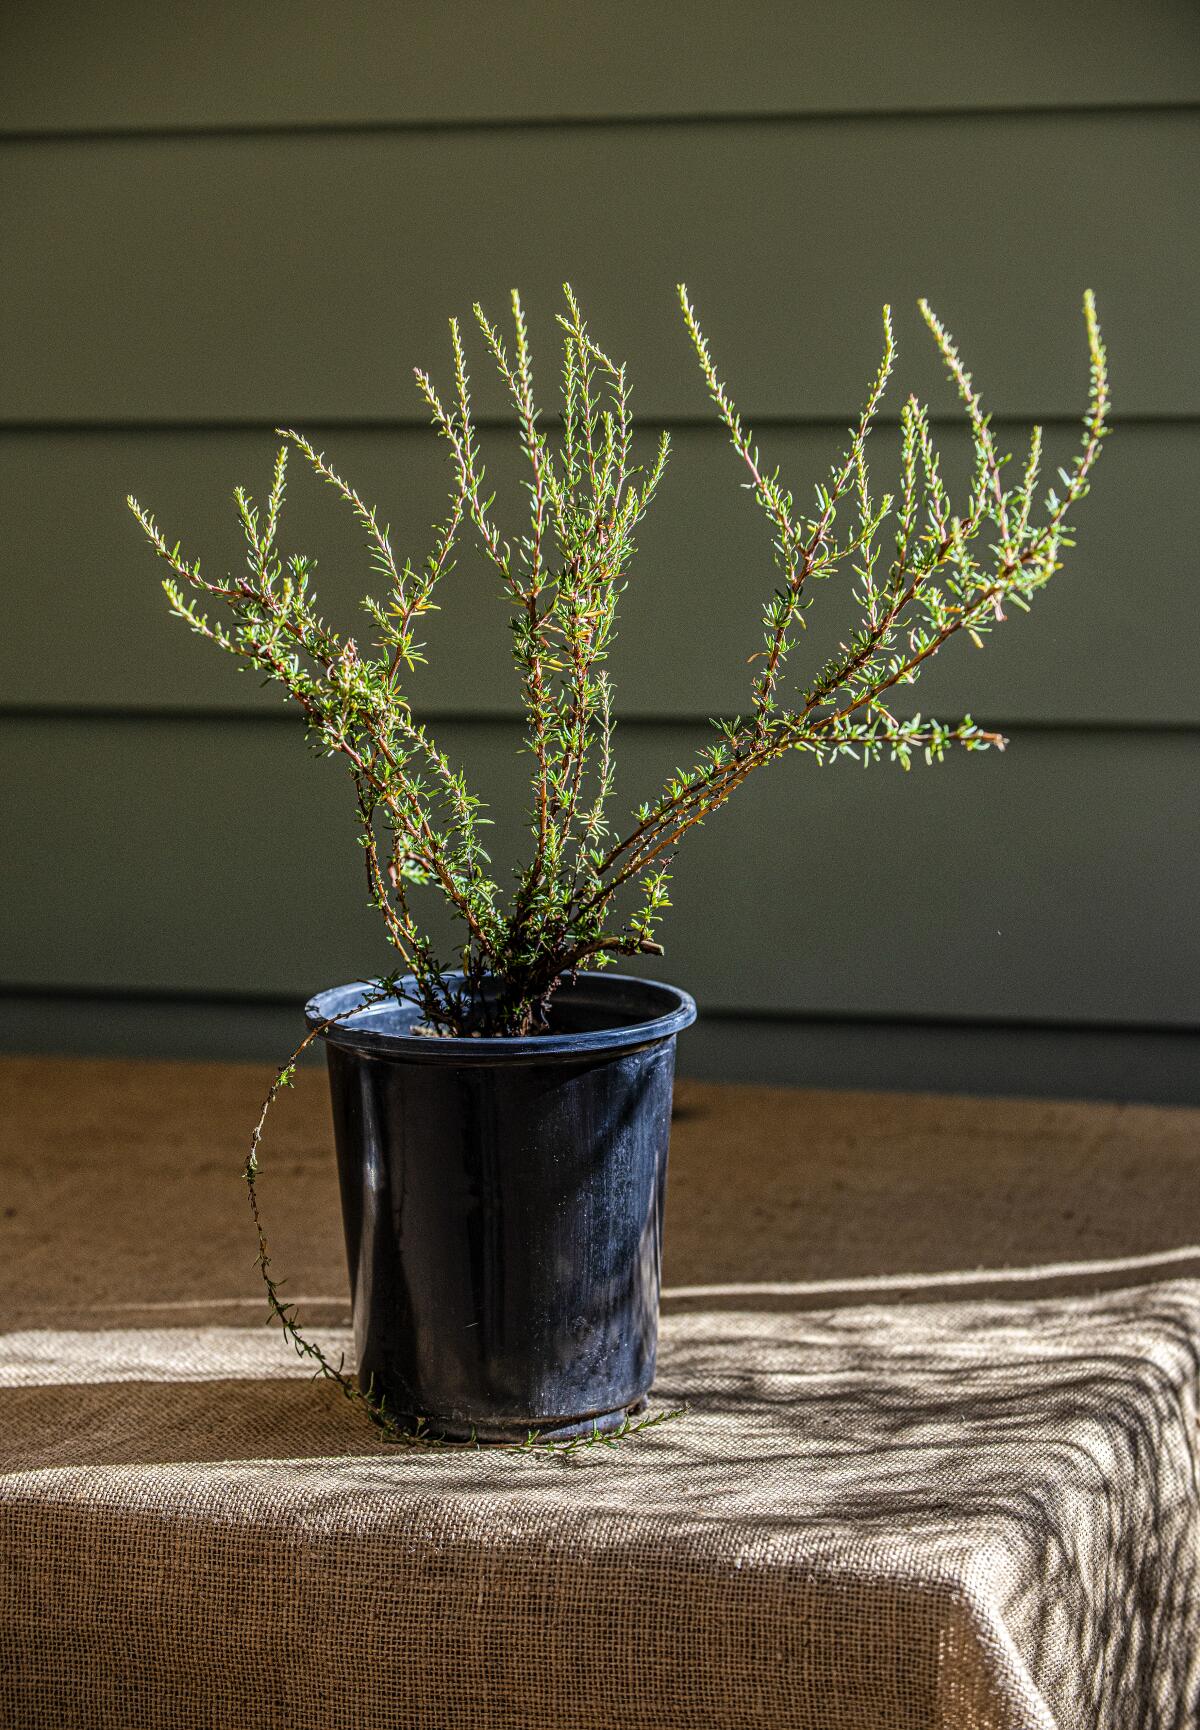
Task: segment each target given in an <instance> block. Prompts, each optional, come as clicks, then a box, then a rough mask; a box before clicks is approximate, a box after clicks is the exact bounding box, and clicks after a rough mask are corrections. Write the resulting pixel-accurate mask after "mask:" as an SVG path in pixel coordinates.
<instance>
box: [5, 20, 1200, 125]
mask: <svg viewBox="0 0 1200 1730" xmlns="http://www.w3.org/2000/svg"><path fill="white" fill-rule="evenodd" d="M162 18H163V15H162V12H161V9H159V8H156V7H154V6H151V5H150V4H148V0H118V3H117V4H112V3H111V0H110V3H109V4H106V5H105V6H103V7H97V8H89V7H78V6H77V7H72V8H70V9H69V17H64V8H63V7H61V6H59V5H49V4H37V3H35V0H7V4H6V6H5V10H4V21H3V26H2V28H0V48H2V50H3V61H2V63H3V65H4V74H3V83H2V86H0V88H2V90H3V97H4V101H3V105H2V106H3V114H4V121H3V124H4V127H5V128H7V129H8V130H12V131H17V130H26V129H27V130H34V131H50V130H54V129H68V130H76V129H84V128H89V127H90V128H96V127H179V126H222V125H224V126H246V125H305V124H309V125H311V124H313V123H321V122H325V123H335V124H337V123H346V122H349V123H356V122H357V123H367V124H372V123H380V122H402V123H403V122H413V121H418V122H419V121H424V120H430V119H432V120H435V121H447V120H449V121H454V120H460V121H461V120H466V121H477V120H495V119H499V120H505V119H511V118H526V119H532V118H537V117H538V116H540V115H546V114H549V115H555V116H558V115H571V116H582V117H592V116H605V115H610V114H613V113H619V114H633V115H642V114H652V115H653V114H679V113H683V114H690V113H712V112H725V113H751V114H753V113H762V112H764V111H767V112H771V111H776V112H781V113H821V112H828V111H830V110H833V111H838V110H841V111H845V110H853V111H858V110H867V111H870V110H873V109H884V110H888V109H896V108H913V107H917V108H944V107H948V106H950V107H968V108H970V107H976V106H982V107H985V108H986V107H992V106H995V105H997V104H999V103H1010V104H1011V103H1043V104H1050V105H1055V104H1062V105H1067V106H1070V105H1077V104H1089V103H1108V102H1122V101H1124V102H1158V101H1187V100H1191V101H1194V100H1197V99H1198V98H1200V54H1198V50H1200V31H1198V29H1197V17H1196V12H1195V8H1194V7H1193V6H1192V5H1191V4H1190V3H1189V0H1155V3H1154V4H1152V5H1141V6H1136V7H1131V6H1129V5H1128V4H1127V3H1125V0H1093V4H1092V5H1090V6H1089V8H1088V11H1087V14H1086V17H1084V16H1082V15H1081V14H1080V13H1079V12H1078V11H1076V10H1075V9H1073V8H1071V7H1057V8H1056V7H1050V8H1047V7H1046V6H1045V5H1043V4H1038V3H1037V0H1008V3H1007V4H1006V5H1004V6H1003V7H998V8H996V9H994V10H992V9H989V8H986V7H980V8H976V9H973V10H972V12H971V14H970V22H969V28H964V17H963V10H962V6H961V4H958V3H956V0H924V3H923V4H922V5H921V7H920V13H919V21H918V19H917V18H916V17H915V16H914V9H913V7H912V6H911V5H910V6H896V5H889V4H887V3H886V0H869V3H867V4H863V5H858V6H855V7H854V8H853V9H850V10H847V8H846V7H845V6H844V5H842V4H840V3H839V0H807V3H806V4H805V5H804V6H803V7H802V8H797V7H796V6H795V5H794V4H791V3H790V0H756V3H755V4H754V5H753V6H750V7H742V8H740V9H739V10H738V11H737V12H736V14H735V13H734V12H732V11H731V10H730V9H729V8H728V7H727V6H721V5H717V4H716V3H715V0H708V3H707V4H705V5H701V6H696V5H687V6H680V5H658V6H646V5H645V4H643V3H640V0H592V4H590V5H589V6H588V7H587V8H579V7H547V6H545V5H544V4H538V3H537V0H517V3H516V4H506V5H505V6H504V8H503V10H502V11H500V12H498V11H497V9H496V8H495V7H494V6H489V5H486V4H484V3H483V0H465V3H459V4H456V5H453V6H437V7H433V6H428V7H422V6H411V5H405V6H398V5H396V4H394V0H342V4H341V5H339V7H338V8H337V11H336V13H332V12H331V11H330V9H329V7H328V6H324V5H321V4H318V0H287V4H286V5H285V4H283V3H282V0H256V4H255V5H254V6H252V7H245V6H239V7H236V8H235V7H232V6H229V5H223V4H217V5H213V4H209V5H206V6H203V7H197V8H189V7H181V8H177V9H176V10H175V11H174V12H172V15H171V27H170V29H164V28H163V27H162Z"/></svg>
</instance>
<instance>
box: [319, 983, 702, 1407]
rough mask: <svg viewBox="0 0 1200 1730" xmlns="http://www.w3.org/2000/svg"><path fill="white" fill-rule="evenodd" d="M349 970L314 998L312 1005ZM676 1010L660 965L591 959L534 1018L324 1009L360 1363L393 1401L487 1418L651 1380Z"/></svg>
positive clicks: (644, 1387)
mask: <svg viewBox="0 0 1200 1730" xmlns="http://www.w3.org/2000/svg"><path fill="white" fill-rule="evenodd" d="M365 990H366V987H364V986H351V987H338V988H335V989H334V990H333V991H330V992H325V993H323V994H322V995H321V996H320V997H318V998H314V999H313V1001H312V1003H311V1004H310V1005H309V1006H308V1017H309V1021H310V1024H312V1025H318V1024H319V1022H320V1021H321V1020H323V1019H324V1018H326V1017H327V1016H328V1015H329V1014H331V1013H338V1012H340V1011H344V1010H345V1008H346V1007H347V1006H348V1004H350V1003H353V1002H355V1001H356V1000H357V999H356V998H355V996H354V993H356V992H357V993H359V994H360V995H361V993H362V992H363V991H365ZM560 990H561V991H563V992H568V987H567V986H566V985H564V986H563V987H561V988H560ZM389 1014H390V1016H391V1022H392V1024H393V1025H394V1026H395V1027H397V1029H398V1030H397V1031H394V1032H389V1031H388V1023H389ZM694 1018H695V1006H694V1004H693V1003H692V1001H691V999H690V998H688V997H686V995H685V994H684V993H682V992H678V991H676V990H675V989H674V988H673V987H669V986H661V985H658V984H656V983H655V982H653V981H646V980H638V979H629V978H625V977H623V976H621V975H614V974H594V975H581V976H580V979H579V981H578V983H577V985H576V986H575V987H574V988H573V989H571V990H570V991H569V996H568V997H567V998H566V999H564V1004H563V1015H562V1020H563V1022H564V1031H562V1032H556V1033H554V1034H551V1035H549V1036H538V1037H533V1038H527V1039H477V1040H470V1039H454V1040H442V1039H436V1038H428V1037H422V1036H419V1035H415V1034H413V1033H411V1032H408V1031H406V1030H405V1023H406V1022H407V1025H412V1024H413V1022H414V1021H415V1020H416V1015H415V1013H408V1014H407V1015H406V1016H405V1015H397V1014H396V1013H395V1012H394V1011H387V1010H385V1011H368V1012H366V1013H364V1015H363V1016H362V1017H361V1018H358V1017H355V1018H351V1019H349V1020H346V1021H342V1022H340V1023H339V1024H337V1026H336V1027H333V1028H329V1029H328V1030H327V1032H326V1033H325V1035H324V1038H325V1046H326V1055H327V1059H328V1066H329V1080H330V1092H331V1098H332V1105H333V1121H334V1133H335V1141H336V1146H337V1158H338V1174H339V1181H340V1186H341V1197H342V1213H343V1222H344V1226H345V1233H346V1251H347V1259H348V1263H349V1269H350V1281H351V1290H352V1294H353V1304H354V1330H355V1344H356V1349H357V1355H358V1371H359V1376H360V1379H361V1380H362V1381H363V1382H364V1384H365V1383H366V1381H367V1380H368V1379H370V1380H372V1381H373V1385H374V1388H375V1391H376V1392H378V1393H382V1394H383V1395H384V1396H385V1397H386V1399H387V1402H388V1406H389V1409H390V1410H391V1411H392V1413H393V1414H395V1415H396V1416H398V1417H409V1418H416V1417H421V1418H424V1419H426V1420H427V1421H428V1423H429V1425H430V1427H431V1428H433V1429H440V1430H441V1431H442V1432H443V1433H445V1434H448V1435H453V1434H466V1433H469V1432H470V1431H471V1430H475V1431H476V1433H477V1434H478V1435H479V1436H480V1437H484V1438H486V1437H489V1436H492V1437H500V1436H504V1435H511V1434H521V1435H523V1434H524V1433H525V1432H526V1431H527V1430H528V1429H530V1428H554V1427H559V1426H562V1425H569V1424H573V1423H580V1422H583V1423H586V1422H587V1421H588V1420H590V1419H592V1418H601V1417H609V1416H610V1415H611V1414H613V1413H620V1412H622V1411H624V1410H626V1409H628V1408H630V1407H632V1406H634V1405H635V1404H636V1403H637V1402H638V1401H639V1400H640V1399H641V1398H642V1397H643V1396H644V1395H645V1394H646V1393H647V1391H648V1390H649V1388H650V1385H651V1383H652V1381H653V1379H654V1362H655V1347H656V1343H657V1333H658V1303H659V1285H660V1267H661V1257H662V1218H663V1202H664V1197H665V1188H666V1173H667V1149H668V1141H669V1136H670V1122H671V1095H672V1086H673V1079H674V1067H675V1037H676V1033H677V1032H678V1031H679V1030H680V1029H681V1028H682V1027H684V1026H687V1025H689V1024H690V1022H691V1021H692V1020H693V1019H694ZM573 1021H574V1022H578V1023H581V1024H582V1025H579V1026H577V1027H572V1025H571V1023H572V1022H573ZM356 1023H359V1024H358V1025H356Z"/></svg>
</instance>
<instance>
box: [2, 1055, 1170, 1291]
mask: <svg viewBox="0 0 1200 1730" xmlns="http://www.w3.org/2000/svg"><path fill="white" fill-rule="evenodd" d="M269 1080H270V1071H269V1070H267V1069H266V1068H265V1067H263V1066H261V1065H236V1064H178V1063H148V1062H147V1063H135V1062H123V1061H113V1060H97V1059H89V1060H67V1059H45V1058H4V1059H0V1159H2V1160H3V1170H4V1194H3V1197H2V1198H0V1317H3V1318H5V1319H6V1321H7V1323H8V1325H13V1324H17V1325H24V1324H27V1323H31V1322H32V1323H42V1324H47V1323H49V1322H51V1321H53V1322H54V1323H55V1324H61V1325H80V1324H82V1325H96V1324H97V1323H98V1322H99V1321H100V1320H101V1319H102V1318H103V1317H105V1316H111V1317H112V1318H113V1319H114V1320H115V1318H117V1317H118V1316H127V1315H129V1314H131V1313H132V1306H146V1305H155V1306H158V1305H171V1304H173V1303H174V1304H176V1305H196V1304H198V1303H199V1302H201V1301H202V1300H212V1301H213V1302H214V1303H216V1304H218V1305H221V1306H224V1307H225V1309H226V1311H227V1312H228V1313H227V1314H226V1319H228V1314H231V1313H234V1309H233V1306H235V1305H236V1304H237V1303H243V1304H245V1305H247V1306H255V1305H258V1304H259V1302H260V1292H259V1290H258V1288H257V1276H256V1274H255V1271H254V1268H253V1265H252V1254H251V1251H252V1243H251V1239H250V1237H249V1235H248V1231H249V1227H248V1218H247V1212H246V1203H245V1194H244V1190H243V1187H242V1185H241V1182H240V1180H239V1173H240V1170H241V1166H242V1164H243V1162H244V1158H245V1151H246V1145H247V1138H248V1133H249V1126H250V1125H251V1124H252V1123H253V1121H254V1119H255V1117H256V1116H257V1113H258V1107H259V1104H260V1102H261V1098H262V1094H263V1091H264V1089H265V1087H266V1086H267V1084H268V1082H269ZM1198 1145H1200V1110H1196V1109H1191V1108H1176V1107H1161V1106H1121V1105H1112V1104H1093V1103H1074V1102H1070V1101H1061V1100H1014V1099H973V1098H960V1097H954V1096H939V1095H919V1094H888V1093H839V1092H820V1091H800V1090H792V1089H785V1088H766V1087H750V1086H739V1085H731V1084H719V1083H703V1082H695V1081H687V1080H683V1081H680V1082H679V1083H678V1085H677V1090H676V1115H675V1122H674V1126H673V1129H672V1138H671V1170H670V1182H669V1187H668V1200H667V1219H666V1244H665V1254H664V1282H665V1284H666V1285H667V1286H668V1287H673V1288H679V1287H693V1286H712V1285H725V1284H739V1283H746V1284H753V1283H758V1282H789V1283H800V1284H812V1285H813V1286H814V1288H815V1289H814V1290H813V1292H812V1294H811V1296H812V1302H813V1303H814V1304H819V1305H825V1304H828V1303H831V1302H842V1301H855V1300H861V1299H862V1298H863V1297H866V1296H871V1295H874V1286H873V1284H872V1282H874V1281H877V1280H878V1279H879V1278H880V1277H881V1276H886V1277H887V1278H889V1279H890V1280H891V1281H892V1282H893V1286H892V1289H891V1290H890V1292H889V1297H895V1298H897V1299H903V1298H905V1297H906V1296H912V1297H920V1296H921V1295H926V1296H928V1295H936V1293H937V1292H938V1291H939V1290H941V1289H942V1284H941V1282H942V1281H947V1282H948V1283H947V1287H946V1289H960V1288H961V1286H962V1284H963V1283H964V1282H963V1281H958V1280H954V1279H953V1278H952V1277H951V1276H954V1275H964V1276H969V1275H971V1274H973V1273H975V1272H976V1270H985V1271H986V1272H987V1273H989V1274H990V1275H991V1276H992V1277H991V1278H989V1279H986V1280H984V1281H983V1282H982V1285H981V1286H980V1287H979V1289H987V1290H995V1291H997V1292H1003V1291H1009V1290H1011V1291H1014V1292H1016V1291H1026V1290H1028V1291H1033V1290H1034V1289H1039V1290H1040V1289H1065V1287H1064V1276H1063V1275H1062V1274H1061V1273H1059V1274H1056V1273H1054V1272H1053V1270H1055V1269H1058V1268H1060V1264H1072V1263H1076V1262H1084V1263H1093V1264H1097V1263H1103V1262H1108V1261H1117V1262H1121V1261H1124V1260H1126V1259H1129V1258H1146V1257H1148V1258H1153V1257H1156V1256H1158V1257H1162V1258H1163V1261H1162V1268H1163V1272H1164V1273H1165V1274H1171V1273H1173V1272H1176V1271H1189V1270H1190V1269H1191V1268H1192V1267H1200V1255H1198V1256H1197V1257H1196V1258H1195V1260H1194V1261H1192V1260H1191V1259H1190V1258H1191V1249H1192V1246H1193V1245H1194V1244H1195V1243H1196V1242H1197V1241H1198V1240H1200V1231H1198V1230H1197V1225H1196V1220H1195V1217H1194V1207H1193V1196H1194V1195H1195V1187H1194V1185H1195V1172H1196V1148H1197V1146H1198ZM263 1173H264V1176H263V1185H262V1188H263V1199H264V1207H265V1209H266V1211H267V1217H268V1222H269V1225H270V1230H271V1237H272V1241H273V1245H274V1249H275V1253H276V1255H277V1259H278V1262H279V1265H280V1267H281V1268H283V1269H285V1270H286V1272H287V1273H288V1275H289V1276H290V1278H291V1279H292V1281H293V1285H292V1289H293V1290H294V1291H295V1292H297V1293H298V1294H299V1293H302V1294H304V1295H312V1296H316V1297H321V1298H335V1299H337V1300H338V1306H336V1307H341V1308H343V1309H344V1305H345V1302H346V1297H347V1284H346V1271H345V1264H344V1260H343V1248H342V1239H341V1226H340V1216H339V1213H338V1200H337V1188H336V1181H335V1177H334V1169H333V1139H332V1130H331V1127H330V1121H329V1106H328V1100H327V1096H326V1091H325V1082H324V1076H323V1073H322V1071H321V1069H320V1068H319V1067H313V1068H308V1069H305V1070H302V1071H301V1072H300V1075H299V1077H298V1080H297V1084H296V1087H295V1089H294V1091H293V1092H291V1093H285V1094H283V1095H282V1096H281V1097H280V1101H279V1103H278V1105H277V1106H276V1108H275V1110H274V1112H273V1113H272V1116H271V1119H270V1123H269V1132H268V1136H267V1139H266V1142H265V1144H264V1149H263ZM98 1220H102V1221H103V1232H102V1233H100V1234H98V1233H97V1231H96V1222H97V1221H98ZM184 1222H186V1228H184ZM1176 1255H1178V1257H1179V1259H1178V1261H1177V1262H1176V1261H1173V1259H1172V1258H1173V1257H1175V1256H1176ZM1043 1268H1048V1269H1050V1270H1052V1271H1051V1272H1050V1273H1049V1274H1048V1275H1047V1276H1046V1277H1045V1278H1043V1277H1041V1276H1037V1277H1030V1276H1031V1275H1032V1270H1038V1269H1043ZM1000 1270H1021V1271H1023V1272H1024V1273H1025V1274H1026V1275H1027V1277H1026V1278H1025V1279H1023V1280H1013V1279H1011V1278H1008V1277H1005V1276H1003V1275H1002V1274H1001V1273H1000ZM906 1275H912V1276H916V1277H914V1278H913V1279H912V1281H911V1284H905V1283H903V1276H906ZM929 1276H936V1277H935V1279H934V1280H933V1281H931V1280H930V1278H929ZM1127 1278H1128V1270H1123V1269H1121V1268H1120V1267H1118V1268H1116V1269H1115V1270H1113V1271H1111V1272H1108V1271H1106V1270H1105V1269H1103V1268H1098V1267H1092V1268H1090V1269H1087V1270H1085V1271H1084V1274H1083V1279H1084V1282H1085V1284H1086V1285H1087V1287H1088V1288H1089V1289H1095V1288H1096V1287H1097V1286H1098V1285H1099V1284H1102V1283H1109V1284H1112V1283H1121V1281H1122V1280H1126V1279H1127ZM897 1280H899V1281H901V1283H900V1284H896V1283H895V1282H896V1281H897ZM1069 1284H1070V1276H1066V1285H1068V1286H1069ZM796 1295H800V1294H796ZM150 1313H160V1314H164V1315H165V1314H167V1313H169V1311H168V1310H158V1311H152V1312H150ZM187 1313H188V1312H187V1311H186V1310H181V1311H180V1314H181V1316H182V1315H185V1314H187ZM214 1313H216V1312H214ZM197 1314H199V1312H197Z"/></svg>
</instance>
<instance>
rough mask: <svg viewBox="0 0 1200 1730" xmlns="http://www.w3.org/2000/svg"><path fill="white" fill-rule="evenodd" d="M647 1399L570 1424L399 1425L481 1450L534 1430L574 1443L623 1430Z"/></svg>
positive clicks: (405, 1421)
mask: <svg viewBox="0 0 1200 1730" xmlns="http://www.w3.org/2000/svg"><path fill="white" fill-rule="evenodd" d="M649 1403H650V1402H649V1400H647V1399H646V1398H645V1397H644V1396H643V1397H642V1398H641V1399H640V1400H635V1401H634V1402H633V1404H632V1405H631V1406H618V1407H617V1409H616V1410H615V1411H612V1412H598V1413H597V1414H596V1416H595V1417H591V1418H573V1419H571V1420H570V1421H569V1422H567V1423H562V1424H544V1425H541V1426H538V1425H533V1424H485V1425H483V1426H482V1427H480V1426H474V1427H473V1426H471V1425H469V1424H464V1423H462V1422H459V1421H456V1420H455V1419H453V1418H450V1419H447V1420H446V1421H445V1422H442V1421H441V1420H439V1419H435V1418H427V1419H426V1420H425V1422H424V1423H423V1424H421V1426H420V1429H419V1430H418V1428H417V1419H416V1418H410V1417H404V1418H399V1419H398V1420H397V1422H398V1423H399V1425H400V1427H401V1428H405V1427H406V1426H408V1425H411V1429H409V1430H408V1433H409V1434H410V1435H417V1434H419V1435H421V1436H424V1437H425V1438H426V1439H427V1440H429V1441H431V1442H435V1441H444V1442H470V1441H475V1442H478V1443H479V1445H480V1446H481V1447H485V1448H486V1447H512V1445H513V1443H514V1442H517V1443H520V1442H524V1441H526V1440H527V1439H528V1436H529V1433H530V1431H531V1430H536V1432H537V1439H538V1441H539V1442H574V1441H578V1440H579V1439H580V1438H581V1437H585V1436H590V1435H592V1434H593V1433H594V1434H598V1435H602V1436H606V1435H611V1433H612V1432H613V1431H614V1430H619V1429H620V1428H621V1425H622V1424H623V1423H625V1421H626V1420H627V1419H628V1418H635V1417H637V1416H638V1415H639V1413H641V1412H644V1411H645V1410H646V1407H647V1406H648V1405H649Z"/></svg>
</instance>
